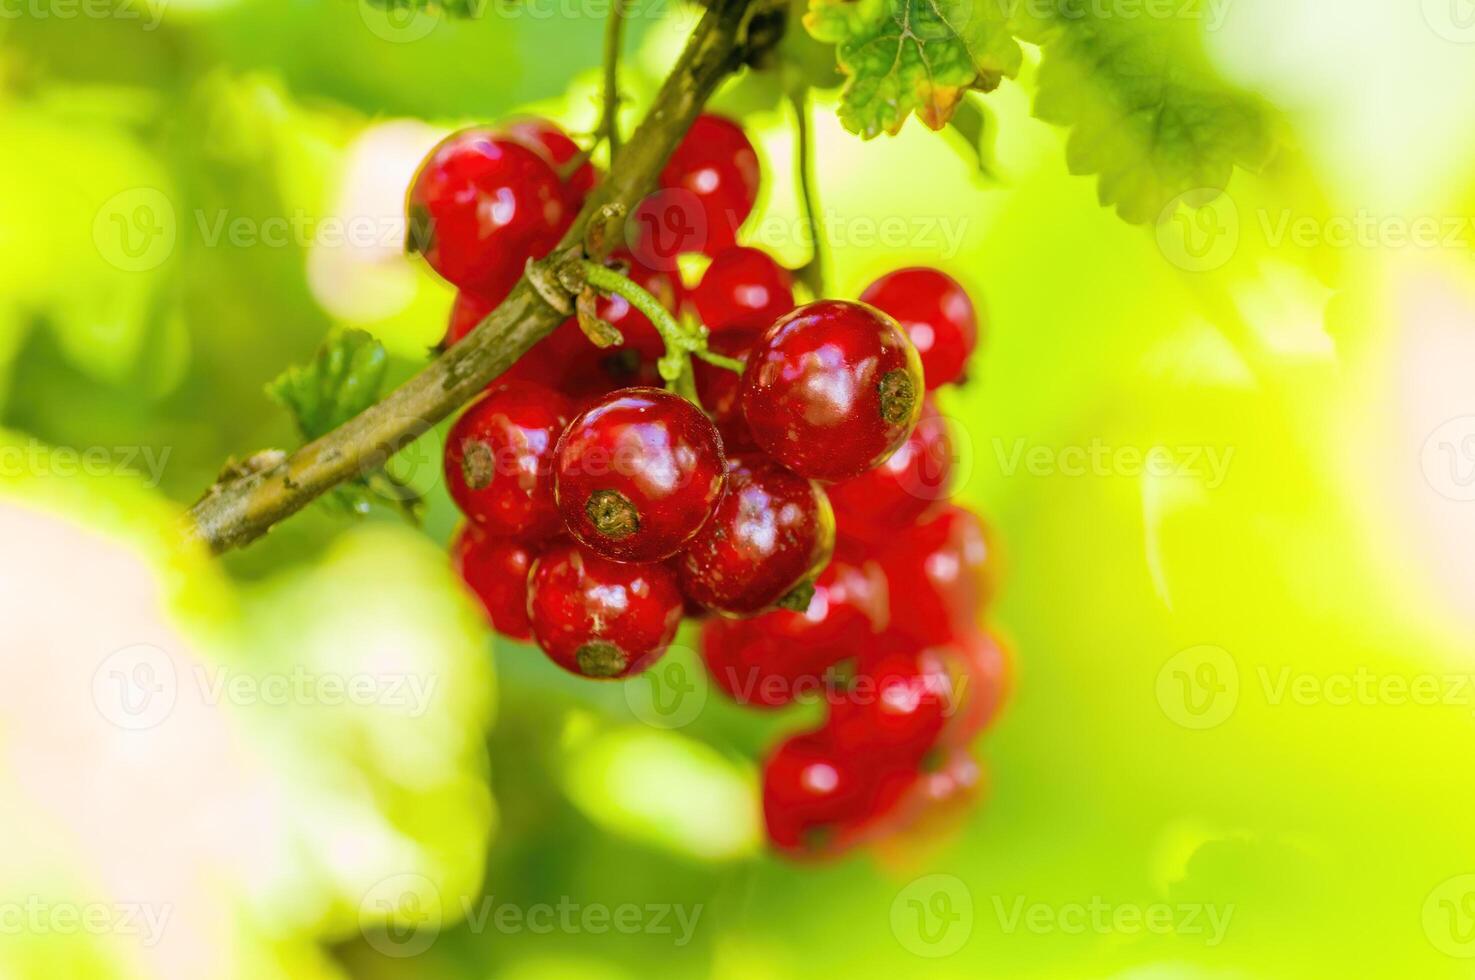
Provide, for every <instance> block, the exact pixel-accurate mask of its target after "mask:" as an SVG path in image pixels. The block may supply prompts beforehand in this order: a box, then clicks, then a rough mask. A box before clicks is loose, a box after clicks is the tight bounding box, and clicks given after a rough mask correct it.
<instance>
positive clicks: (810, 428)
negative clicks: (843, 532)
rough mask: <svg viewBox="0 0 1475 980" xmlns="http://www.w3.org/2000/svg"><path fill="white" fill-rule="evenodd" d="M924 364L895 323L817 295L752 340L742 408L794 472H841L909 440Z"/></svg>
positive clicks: (851, 471) (832, 475)
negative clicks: (815, 299) (815, 298)
mask: <svg viewBox="0 0 1475 980" xmlns="http://www.w3.org/2000/svg"><path fill="white" fill-rule="evenodd" d="M922 394H923V391H922V366H921V363H920V362H919V361H918V360H917V352H916V350H915V349H914V348H913V347H912V345H911V342H910V341H908V340H907V339H906V336H905V335H904V334H903V333H902V332H901V330H900V329H899V328H898V327H897V325H896V323H895V321H893V320H892V319H891V318H890V317H888V316H886V315H885V314H883V313H879V312H877V311H876V310H874V309H872V308H871V307H869V306H864V305H862V304H860V303H848V302H845V301H843V300H820V301H819V302H816V303H809V304H807V305H805V306H801V307H799V308H798V309H797V310H794V311H793V312H792V313H789V314H787V315H786V316H783V317H781V318H780V319H779V320H778V321H777V322H776V323H774V324H773V325H772V326H771V327H769V328H768V330H766V331H765V332H764V333H763V334H762V335H761V336H760V337H759V338H758V340H757V341H756V342H755V343H754V345H753V350H752V352H751V353H750V354H749V355H748V366H747V370H746V371H744V372H743V380H742V394H741V400H742V408H743V416H744V418H746V419H747V421H748V427H749V428H750V429H751V430H752V432H753V438H754V440H755V441H757V443H758V445H759V446H760V447H761V448H762V449H764V450H765V451H766V452H768V453H769V454H770V455H771V456H773V457H774V458H776V459H777V460H778V461H779V462H781V463H783V464H784V465H785V466H787V467H789V468H790V469H792V470H793V471H794V472H796V473H800V474H802V475H804V476H808V477H813V478H815V479H818V480H831V481H833V480H844V479H848V478H850V477H852V476H857V475H859V474H861V473H864V472H865V471H866V470H868V469H870V468H871V467H873V466H876V465H877V464H879V463H880V462H881V461H882V460H884V459H885V458H886V457H887V456H889V455H891V453H892V452H893V451H895V450H896V448H897V447H898V446H900V445H901V444H902V443H903V442H905V441H906V438H907V436H908V434H910V433H911V431H912V427H913V426H914V425H915V424H916V422H917V418H918V416H919V415H920V414H921V411H922Z"/></svg>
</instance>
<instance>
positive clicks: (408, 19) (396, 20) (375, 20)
mask: <svg viewBox="0 0 1475 980" xmlns="http://www.w3.org/2000/svg"><path fill="white" fill-rule="evenodd" d="M358 8H359V19H360V20H362V21H363V22H364V26H365V27H367V28H368V29H369V33H371V34H373V35H374V36H375V37H378V38H381V39H383V40H385V41H388V42H390V43H391V44H409V43H411V42H413V41H418V40H420V39H421V38H423V37H425V36H426V35H428V34H429V33H430V32H431V31H433V30H435V27H436V25H437V24H439V23H440V17H441V13H440V8H439V7H434V8H431V7H428V6H420V5H418V4H414V3H408V2H406V3H395V2H392V0H390V2H385V3H376V2H374V0H359V3H358Z"/></svg>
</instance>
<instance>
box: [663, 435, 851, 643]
mask: <svg viewBox="0 0 1475 980" xmlns="http://www.w3.org/2000/svg"><path fill="white" fill-rule="evenodd" d="M834 546H835V520H834V516H833V515H832V514H831V513H830V503H829V500H828V499H826V497H825V492H824V490H822V489H820V487H819V485H818V484H816V483H815V482H814V481H812V480H808V479H806V478H804V477H802V476H799V475H797V474H795V473H793V472H790V471H789V470H786V469H784V468H783V467H782V466H780V465H779V464H778V463H776V462H774V461H773V460H772V459H770V458H768V457H767V456H763V455H761V454H757V453H754V454H751V455H746V456H738V457H735V458H733V459H730V460H728V463H727V493H726V494H725V495H723V497H722V500H721V502H720V503H718V505H717V512H716V514H715V515H714V516H713V517H712V519H711V520H710V521H708V522H707V525H706V526H705V527H703V528H702V529H701V531H699V532H698V533H697V535H696V537H694V538H692V539H691V542H690V543H689V544H688V545H687V546H686V550H685V551H684V552H682V554H681V556H680V557H679V559H678V564H677V568H678V571H679V573H680V578H681V589H682V591H683V592H685V593H686V594H687V595H688V596H690V597H691V598H693V599H695V600H696V601H697V602H699V603H701V604H702V605H704V606H706V607H707V608H708V609H713V610H716V611H718V612H724V613H729V614H731V615H735V616H748V615H752V614H753V613H756V612H761V611H762V610H764V609H768V608H770V607H772V606H775V605H777V604H779V603H780V602H784V601H785V600H786V599H789V600H792V601H796V602H798V603H799V606H800V608H804V607H806V606H807V605H808V603H809V598H810V595H811V594H812V592H813V586H812V585H811V584H810V582H811V581H812V580H813V579H814V577H815V576H817V575H818V574H819V571H820V569H822V568H823V567H824V565H825V563H826V562H828V561H829V560H830V552H831V551H832V550H833V549H834Z"/></svg>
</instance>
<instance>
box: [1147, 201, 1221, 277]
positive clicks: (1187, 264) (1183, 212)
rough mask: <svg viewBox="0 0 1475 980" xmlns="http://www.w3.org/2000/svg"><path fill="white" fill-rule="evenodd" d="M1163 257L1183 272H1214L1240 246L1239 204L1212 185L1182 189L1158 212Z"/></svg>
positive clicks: (1158, 233)
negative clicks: (1188, 189) (1182, 190)
mask: <svg viewBox="0 0 1475 980" xmlns="http://www.w3.org/2000/svg"><path fill="white" fill-rule="evenodd" d="M1155 234H1156V238H1157V247H1158V251H1160V252H1162V254H1163V258H1165V259H1167V260H1168V261H1169V262H1171V263H1172V264H1173V265H1175V266H1177V267H1178V268H1180V269H1183V270H1184V271H1186V272H1213V271H1214V270H1215V269H1221V268H1223V267H1224V266H1225V265H1227V264H1228V262H1229V260H1230V259H1232V258H1234V253H1235V252H1236V251H1237V250H1238V249H1239V236H1240V218H1239V208H1238V207H1237V206H1236V205H1235V203H1234V199H1233V198H1232V197H1230V196H1229V195H1228V194H1225V193H1223V192H1222V191H1219V190H1217V189H1215V188H1212V187H1200V188H1196V189H1194V190H1191V191H1184V192H1183V193H1182V194H1179V195H1178V196H1177V197H1175V198H1173V199H1172V200H1171V201H1169V202H1168V204H1167V207H1165V208H1163V210H1162V213H1161V214H1160V215H1158V220H1157V227H1156V230H1155Z"/></svg>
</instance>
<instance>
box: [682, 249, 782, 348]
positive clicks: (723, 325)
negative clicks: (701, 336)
mask: <svg viewBox="0 0 1475 980" xmlns="http://www.w3.org/2000/svg"><path fill="white" fill-rule="evenodd" d="M691 298H692V302H693V303H694V304H695V305H696V308H697V315H698V316H700V317H701V320H702V323H704V324H706V327H707V329H708V330H710V331H711V332H712V333H714V334H715V333H720V332H722V331H725V330H765V329H767V328H768V325H769V324H771V323H773V321H775V320H777V319H778V318H779V317H781V316H783V315H784V314H785V313H787V312H789V311H790V310H792V309H793V308H794V279H793V276H792V275H790V273H789V270H788V269H785V268H784V267H783V266H781V265H779V264H778V262H776V261H775V260H774V258H773V256H771V255H769V254H768V253H767V252H764V251H761V250H759V249H756V248H746V247H743V246H740V245H735V246H733V247H732V248H726V249H723V250H722V251H720V252H718V253H717V255H716V256H714V257H713V259H712V263H711V264H710V265H708V266H707V271H706V272H704V273H702V281H701V282H700V283H698V284H697V287H696V289H694V290H692V294H691Z"/></svg>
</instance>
